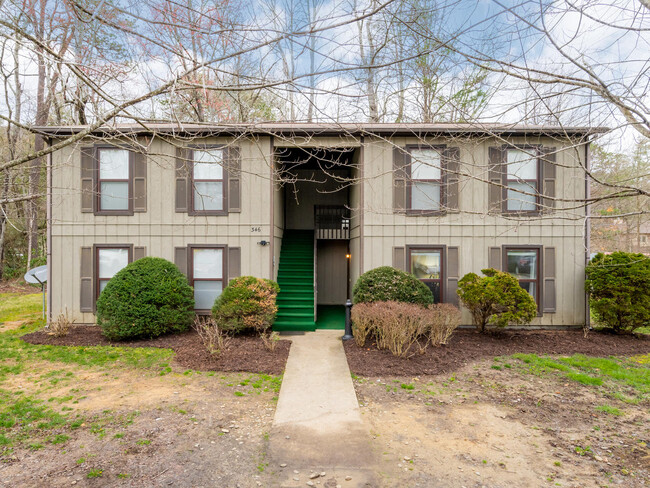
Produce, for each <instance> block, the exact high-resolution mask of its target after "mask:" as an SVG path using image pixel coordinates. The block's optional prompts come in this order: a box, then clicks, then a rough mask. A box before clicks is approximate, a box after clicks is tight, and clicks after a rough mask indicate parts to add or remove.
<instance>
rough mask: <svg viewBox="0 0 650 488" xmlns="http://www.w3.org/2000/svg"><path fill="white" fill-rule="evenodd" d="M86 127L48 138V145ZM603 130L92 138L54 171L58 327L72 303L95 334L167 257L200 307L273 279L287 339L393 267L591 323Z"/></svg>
mask: <svg viewBox="0 0 650 488" xmlns="http://www.w3.org/2000/svg"><path fill="white" fill-rule="evenodd" d="M85 129H86V128H85V127H48V128H43V130H44V131H45V132H47V133H48V134H49V135H50V141H49V142H50V144H56V143H58V142H59V141H60V140H62V138H64V137H69V136H74V135H79V134H81V133H83V131H84V130H85ZM596 131H597V130H596ZM596 131H595V130H592V129H589V128H580V127H576V128H566V127H564V128H558V127H540V126H499V125H491V126H481V127H477V126H472V125H463V124H447V125H443V124H274V123H267V124H258V125H229V126H211V125H184V126H179V125H172V124H153V125H148V126H136V125H123V126H115V127H111V128H103V129H100V130H96V131H94V132H91V133H90V134H88V135H87V136H85V137H83V138H80V139H79V140H78V142H76V143H75V144H71V145H68V146H66V147H64V148H62V149H60V150H57V151H56V152H54V153H53V154H52V155H51V156H50V158H49V162H48V266H49V281H48V291H49V293H48V303H49V307H48V310H49V311H50V312H49V313H50V317H56V316H57V315H58V314H59V313H60V312H62V311H63V310H64V309H66V308H67V310H68V311H69V313H70V314H71V315H72V317H71V318H74V319H75V320H76V321H77V323H94V322H95V317H94V310H95V302H96V299H97V297H98V295H99V293H100V292H101V290H102V289H103V287H104V285H105V283H106V282H107V281H108V280H109V279H110V278H111V276H113V275H114V274H115V273H116V272H117V271H118V270H119V269H121V268H122V267H123V266H125V265H126V264H127V263H129V262H131V261H133V260H136V259H139V258H140V257H143V256H159V257H163V258H166V259H168V260H170V261H173V262H175V263H176V265H177V266H178V267H179V268H180V269H181V270H182V271H183V273H185V274H186V275H187V277H188V280H189V282H190V284H191V285H192V286H193V287H194V293H195V301H196V309H197V312H200V313H201V312H207V311H209V310H210V308H211V306H212V303H213V302H214V299H215V298H216V297H217V296H218V295H219V293H220V292H221V290H223V288H224V287H225V286H226V285H227V283H228V280H230V279H232V278H233V277H236V276H239V275H254V276H258V277H262V278H271V279H276V280H278V281H279V283H280V286H281V288H282V291H281V292H280V295H279V297H278V304H279V313H278V320H277V322H276V328H277V329H280V330H283V329H284V330H310V329H313V328H314V327H316V326H318V324H319V322H318V319H319V313H318V311H319V310H321V311H322V310H324V308H319V307H327V306H340V305H342V304H343V303H345V300H346V299H347V298H348V297H349V296H350V295H351V289H352V286H353V285H354V282H355V281H356V279H357V278H358V277H359V275H360V274H361V273H363V272H365V271H367V270H370V269H372V268H375V267H378V266H384V265H391V266H394V267H396V268H400V269H404V270H406V271H409V272H411V273H413V274H414V275H415V276H417V277H418V278H419V279H421V280H422V281H424V282H425V283H426V284H427V286H429V287H430V288H431V290H432V292H433V294H434V297H435V300H436V301H438V302H451V303H455V304H457V303H458V297H457V295H456V290H457V284H458V280H459V278H460V277H462V276H463V275H464V274H465V273H468V272H470V271H473V272H477V273H478V272H480V270H481V269H483V268H486V267H494V268H497V269H502V270H506V271H509V272H511V273H513V274H514V275H516V276H517V277H518V278H519V281H520V284H521V286H523V287H524V288H525V289H526V290H528V291H529V292H530V293H531V295H532V296H533V297H534V298H535V300H536V302H537V305H538V312H539V313H538V317H537V318H536V319H535V321H534V323H533V325H541V326H578V325H582V324H584V323H585V320H587V317H586V306H585V293H584V269H585V263H586V258H587V249H588V239H589V236H588V230H587V227H586V209H585V206H584V205H582V202H583V201H584V200H585V198H586V196H587V192H588V190H587V185H586V176H585V168H587V166H588V160H589V152H588V151H589V136H590V134H593V133H594V132H596ZM321 315H322V313H321ZM464 321H465V323H469V322H470V317H469V315H468V314H467V312H465V315H464Z"/></svg>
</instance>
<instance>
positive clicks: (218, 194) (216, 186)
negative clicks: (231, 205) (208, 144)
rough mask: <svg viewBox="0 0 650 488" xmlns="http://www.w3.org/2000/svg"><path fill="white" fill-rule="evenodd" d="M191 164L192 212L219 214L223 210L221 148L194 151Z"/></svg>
mask: <svg viewBox="0 0 650 488" xmlns="http://www.w3.org/2000/svg"><path fill="white" fill-rule="evenodd" d="M193 154H194V157H193V162H192V210H193V211H194V212H196V213H206V214H211V213H212V214H220V213H223V212H224V209H225V178H224V170H223V159H224V151H223V149H222V148H207V149H194V150H193Z"/></svg>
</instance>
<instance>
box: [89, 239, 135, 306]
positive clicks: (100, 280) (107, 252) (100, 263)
mask: <svg viewBox="0 0 650 488" xmlns="http://www.w3.org/2000/svg"><path fill="white" fill-rule="evenodd" d="M96 252H97V256H96V260H97V296H99V294H100V293H101V292H102V291H103V290H104V288H105V287H106V283H108V281H109V280H110V279H111V278H112V277H113V276H115V274H116V273H117V272H118V271H119V270H121V269H122V268H124V267H125V266H126V265H127V264H129V263H130V262H131V248H130V247H128V246H125V247H120V246H110V247H108V246H106V247H97V248H96Z"/></svg>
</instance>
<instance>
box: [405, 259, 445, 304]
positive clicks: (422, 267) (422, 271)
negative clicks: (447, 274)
mask: <svg viewBox="0 0 650 488" xmlns="http://www.w3.org/2000/svg"><path fill="white" fill-rule="evenodd" d="M442 254H443V249H442V248H435V247H409V269H410V271H411V274H413V275H414V276H415V277H416V278H418V279H419V280H421V281H422V282H423V283H424V284H425V285H427V286H428V287H429V288H430V289H431V292H432V293H433V300H434V302H435V303H440V302H442V299H443V297H442V274H443V269H442Z"/></svg>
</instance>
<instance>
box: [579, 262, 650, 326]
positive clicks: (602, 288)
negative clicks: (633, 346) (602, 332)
mask: <svg viewBox="0 0 650 488" xmlns="http://www.w3.org/2000/svg"><path fill="white" fill-rule="evenodd" d="M586 271H587V280H586V281H585V289H586V290H587V292H588V293H589V305H590V307H591V310H592V312H593V314H594V316H595V318H596V320H597V321H598V323H599V324H600V325H603V326H605V327H608V328H611V329H613V330H615V331H617V332H620V331H633V330H634V329H637V328H639V327H644V326H647V325H650V259H649V258H647V257H646V256H644V255H643V254H636V253H628V252H615V253H612V254H609V255H605V254H603V253H598V254H596V255H595V256H594V257H593V259H592V260H591V262H590V263H589V264H588V265H587V269H586Z"/></svg>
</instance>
